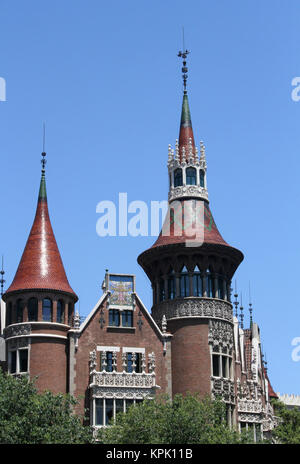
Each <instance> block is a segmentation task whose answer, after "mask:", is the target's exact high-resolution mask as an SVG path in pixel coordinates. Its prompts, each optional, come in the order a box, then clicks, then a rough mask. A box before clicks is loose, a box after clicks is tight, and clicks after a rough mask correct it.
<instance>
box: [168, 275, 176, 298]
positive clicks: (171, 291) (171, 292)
mask: <svg viewBox="0 0 300 464" xmlns="http://www.w3.org/2000/svg"><path fill="white" fill-rule="evenodd" d="M175 296H176V281H175V273H174V271H172V272H171V274H169V277H168V299H169V300H173V299H174V298H175Z"/></svg>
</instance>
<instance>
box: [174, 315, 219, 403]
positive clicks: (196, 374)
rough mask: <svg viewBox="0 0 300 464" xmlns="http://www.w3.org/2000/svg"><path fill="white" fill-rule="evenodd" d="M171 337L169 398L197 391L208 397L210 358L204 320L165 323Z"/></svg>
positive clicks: (182, 320) (206, 324)
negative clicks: (170, 385)
mask: <svg viewBox="0 0 300 464" xmlns="http://www.w3.org/2000/svg"><path fill="white" fill-rule="evenodd" d="M168 330H169V331H170V332H171V333H172V334H173V338H172V377H173V382H172V386H173V395H175V394H176V393H182V394H185V393H187V392H191V393H194V392H199V393H200V395H201V396H204V395H205V394H210V390H211V386H210V377H211V356H210V351H209V345H208V321H204V320H199V319H197V320H192V319H180V320H169V321H168Z"/></svg>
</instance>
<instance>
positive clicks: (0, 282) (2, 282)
mask: <svg viewBox="0 0 300 464" xmlns="http://www.w3.org/2000/svg"><path fill="white" fill-rule="evenodd" d="M4 274H5V271H4V268H3V255H2V267H1V271H0V275H1V278H0V285H1V292H0V295H1V298H2V295H3V286H4V283H5V280H4V278H3V277H4Z"/></svg>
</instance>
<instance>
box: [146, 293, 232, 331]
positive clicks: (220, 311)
mask: <svg viewBox="0 0 300 464" xmlns="http://www.w3.org/2000/svg"><path fill="white" fill-rule="evenodd" d="M152 315H153V317H154V319H155V321H156V323H157V324H158V325H159V326H160V325H161V321H162V318H163V316H164V315H165V316H166V319H167V320H168V319H174V318H182V317H200V318H209V319H210V318H216V319H223V320H225V321H230V322H232V321H233V317H232V305H231V303H229V302H228V301H225V300H219V299H217V298H199V297H198V298H197V297H187V298H174V300H166V301H162V302H161V303H159V304H156V305H155V306H153V308H152Z"/></svg>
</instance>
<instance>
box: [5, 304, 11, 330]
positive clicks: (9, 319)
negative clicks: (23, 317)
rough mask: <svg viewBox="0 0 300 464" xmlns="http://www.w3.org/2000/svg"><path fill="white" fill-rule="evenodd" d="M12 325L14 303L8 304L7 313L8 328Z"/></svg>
mask: <svg viewBox="0 0 300 464" xmlns="http://www.w3.org/2000/svg"><path fill="white" fill-rule="evenodd" d="M10 324H12V302H9V303H8V306H7V311H6V326H8V325H10Z"/></svg>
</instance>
